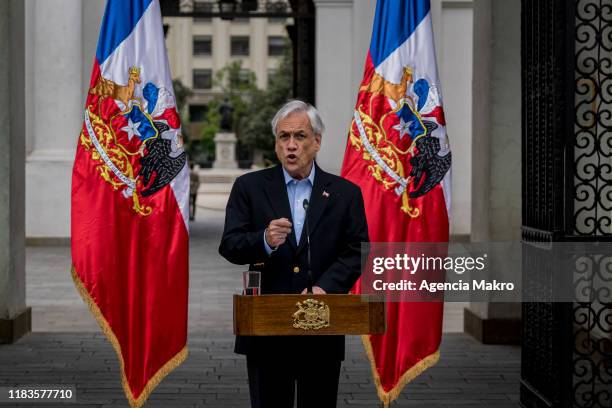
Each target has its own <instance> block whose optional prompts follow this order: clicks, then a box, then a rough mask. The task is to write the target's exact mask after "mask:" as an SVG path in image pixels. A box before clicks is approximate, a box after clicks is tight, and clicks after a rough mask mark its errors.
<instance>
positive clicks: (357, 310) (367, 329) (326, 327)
mask: <svg viewBox="0 0 612 408" xmlns="http://www.w3.org/2000/svg"><path fill="white" fill-rule="evenodd" d="M385 325H386V318H385V303H384V301H383V300H382V298H381V297H374V296H368V295H312V294H310V295H259V296H243V295H234V334H236V335H239V336H298V335H300V336H303V335H307V336H310V335H314V336H318V335H332V334H336V335H337V334H353V335H358V334H382V333H384V332H385Z"/></svg>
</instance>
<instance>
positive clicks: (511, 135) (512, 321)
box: [464, 0, 521, 344]
mask: <svg viewBox="0 0 612 408" xmlns="http://www.w3.org/2000/svg"><path fill="white" fill-rule="evenodd" d="M520 10H521V5H520V0H493V1H490V0H476V1H475V2H474V65H473V66H474V73H473V78H474V81H473V95H474V99H473V104H472V107H473V115H472V123H473V144H472V158H473V159H472V168H473V172H472V227H471V231H472V241H473V242H486V241H491V242H495V241H497V242H500V241H510V240H514V241H518V240H519V239H520V228H521V179H520V174H521V169H520V166H521V66H520V61H521V55H520V46H521V31H520V27H521V16H520ZM517 273H520V271H517ZM520 306H521V305H520V303H486V302H485V303H471V304H470V306H469V308H467V309H465V313H464V317H465V323H464V330H465V332H466V333H468V334H471V335H472V336H474V337H475V338H477V339H478V340H480V341H481V342H483V343H489V344H491V343H497V344H504V343H518V341H519V340H520V315H521V313H520V312H521V307H520Z"/></svg>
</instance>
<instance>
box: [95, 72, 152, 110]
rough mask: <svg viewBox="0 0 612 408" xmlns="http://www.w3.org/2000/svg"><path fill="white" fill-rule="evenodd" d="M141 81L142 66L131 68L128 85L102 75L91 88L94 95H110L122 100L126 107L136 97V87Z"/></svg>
mask: <svg viewBox="0 0 612 408" xmlns="http://www.w3.org/2000/svg"><path fill="white" fill-rule="evenodd" d="M139 83H140V68H137V67H132V68H130V76H129V78H128V83H127V85H119V84H117V83H115V82H113V81H111V80H110V79H106V78H103V77H102V76H100V78H98V80H97V81H96V85H95V86H94V87H93V88H91V89H90V90H89V93H91V94H92V95H99V96H110V97H111V98H113V99H117V100H119V101H121V102H122V103H123V104H124V105H125V106H126V107H127V106H128V102H129V101H130V100H131V99H132V98H133V97H134V88H135V87H136V84H139Z"/></svg>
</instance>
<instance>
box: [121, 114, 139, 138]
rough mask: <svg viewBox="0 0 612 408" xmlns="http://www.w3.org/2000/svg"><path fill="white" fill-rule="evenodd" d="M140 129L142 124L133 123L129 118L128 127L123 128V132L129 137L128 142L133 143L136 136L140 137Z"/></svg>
mask: <svg viewBox="0 0 612 408" xmlns="http://www.w3.org/2000/svg"><path fill="white" fill-rule="evenodd" d="M139 127H140V122H136V123H134V122H132V120H131V119H129V118H128V124H127V126H124V127H122V128H121V130H123V131H124V132H125V133H127V135H128V140H129V141H130V142H131V141H132V138H133V137H134V135H136V136H138V137H140V136H141V134H140V132H139V131H138V128H139Z"/></svg>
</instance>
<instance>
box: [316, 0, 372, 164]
mask: <svg viewBox="0 0 612 408" xmlns="http://www.w3.org/2000/svg"><path fill="white" fill-rule="evenodd" d="M314 3H315V7H316V22H317V23H316V30H317V31H316V58H315V60H316V61H317V66H316V72H315V78H316V79H315V83H316V90H315V95H316V106H317V108H318V109H319V112H320V113H321V116H322V118H323V123H325V127H326V131H325V134H324V135H323V142H322V146H321V151H320V152H319V154H318V156H317V161H318V163H319V165H321V167H322V168H323V169H324V170H326V171H329V172H332V173H335V174H339V173H340V168H341V166H342V158H343V157H344V148H345V146H346V138H347V135H348V133H347V132H348V129H349V126H350V124H351V118H352V112H353V107H354V105H355V96H356V95H357V87H356V86H355V84H354V82H353V78H352V73H353V69H354V64H353V61H354V60H353V49H352V44H353V41H354V39H353V37H352V34H353V30H352V27H353V1H352V0H314ZM364 3H370V2H364ZM362 28H363V29H364V30H368V31H370V32H371V28H367V29H366V27H362ZM367 44H369V40H368V42H367V43H366V44H365V45H364V46H365V47H366V48H367ZM359 67H360V69H361V70H363V61H362V62H361V63H360V65H359Z"/></svg>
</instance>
